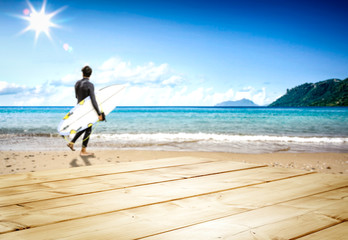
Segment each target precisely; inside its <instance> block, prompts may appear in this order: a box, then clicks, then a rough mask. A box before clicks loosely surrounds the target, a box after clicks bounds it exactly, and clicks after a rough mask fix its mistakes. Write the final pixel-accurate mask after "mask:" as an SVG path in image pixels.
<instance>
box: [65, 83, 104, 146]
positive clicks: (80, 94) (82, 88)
mask: <svg viewBox="0 0 348 240" xmlns="http://www.w3.org/2000/svg"><path fill="white" fill-rule="evenodd" d="M75 95H76V98H77V102H78V103H79V102H81V101H82V100H83V99H85V98H86V97H88V96H90V98H91V101H92V105H93V107H94V109H95V111H96V112H97V114H98V116H99V115H101V113H100V111H99V107H98V104H97V101H96V99H95V94H94V85H93V83H91V82H90V81H89V79H88V78H83V79H81V80H79V81H77V82H76V84H75ZM83 133H85V135H84V137H83V141H82V147H84V148H86V147H87V145H88V141H89V136H90V135H91V133H92V127H88V128H86V129H85V130H83V131H80V132H78V133H76V135H75V137H74V138H73V140H71V142H73V143H75V142H76V140H77V139H78V138H79V137H80V136H81V135H82V134H83Z"/></svg>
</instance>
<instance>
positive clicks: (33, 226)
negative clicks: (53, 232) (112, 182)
mask: <svg viewBox="0 0 348 240" xmlns="http://www.w3.org/2000/svg"><path fill="white" fill-rule="evenodd" d="M310 174H315V173H314V172H309V173H303V174H300V175H294V176H290V177H284V178H279V179H274V180H273V181H272V182H275V181H281V180H285V179H290V178H296V177H301V176H306V175H310ZM267 183H269V181H262V182H259V183H254V184H248V185H244V186H239V187H233V188H228V189H223V190H218V191H212V192H206V193H202V194H195V195H191V196H185V197H180V198H174V199H169V200H164V201H159V202H153V203H148V204H143V205H138V206H133V207H128V208H123V209H117V210H113V211H107V212H102V213H97V214H93V215H87V216H82V217H76V218H70V219H64V220H59V221H55V222H51V223H47V224H42V225H40V224H39V225H32V226H27V228H36V227H41V226H47V225H51V224H56V223H62V222H68V221H73V220H78V219H83V218H90V217H95V216H100V215H104V214H110V213H115V212H120V211H126V210H131V209H136V208H141V207H147V206H152V205H156V204H162V203H168V202H172V201H178V200H182V199H187V198H194V197H199V196H204V195H209V194H215V193H219V192H226V191H231V190H235V189H240V188H246V187H251V186H257V185H261V184H267ZM331 190H335V189H331ZM265 207H266V206H265ZM246 212H247V211H246ZM231 215H234V214H231ZM225 217H228V216H225ZM222 218H223V217H222ZM209 221H210V220H209ZM207 222H208V221H207ZM196 224H198V223H196ZM196 224H194V225H196ZM181 228H185V227H181ZM179 229H180V228H179ZM24 230H25V229H24ZM170 231H172V230H170ZM9 232H13V230H12V231H11V230H10V231H6V232H3V233H1V234H5V233H9ZM1 234H0V235H1ZM157 234H160V233H156V234H153V235H157ZM151 236H152V235H151Z"/></svg>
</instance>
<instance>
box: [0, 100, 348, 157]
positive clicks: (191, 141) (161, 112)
mask: <svg viewBox="0 0 348 240" xmlns="http://www.w3.org/2000/svg"><path fill="white" fill-rule="evenodd" d="M70 109H71V107H0V120H1V126H0V140H1V141H2V147H0V149H2V150H8V149H16V146H18V148H23V147H26V148H28V146H29V147H30V146H31V145H30V143H28V141H33V142H38V144H39V145H40V146H42V148H44V149H45V148H60V146H64V143H62V142H61V139H60V138H59V140H58V138H57V137H58V134H57V130H56V129H57V126H58V124H59V122H60V121H61V119H62V117H64V116H65V114H66V113H67V112H68V111H69V110H70ZM347 123H348V108H267V107H260V108H217V107H118V108H116V109H115V110H114V111H113V112H112V113H110V114H109V115H108V116H107V122H102V123H99V124H98V125H97V126H96V127H95V129H94V131H93V134H92V136H91V144H90V145H91V146H92V144H94V146H95V147H96V148H117V149H129V148H131V149H133V148H135V149H144V148H145V149H157V150H158V149H159V150H198V151H227V152H273V151H284V150H287V151H294V152H303V151H307V152H308V151H335V152H348V124H347ZM24 142H26V144H25V146H23V144H22V143H24ZM46 145H47V146H46Z"/></svg>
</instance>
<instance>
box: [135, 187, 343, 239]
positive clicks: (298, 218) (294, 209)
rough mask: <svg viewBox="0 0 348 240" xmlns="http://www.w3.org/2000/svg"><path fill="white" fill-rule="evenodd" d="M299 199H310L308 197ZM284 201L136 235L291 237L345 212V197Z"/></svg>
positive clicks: (334, 221) (323, 225)
mask: <svg viewBox="0 0 348 240" xmlns="http://www.w3.org/2000/svg"><path fill="white" fill-rule="evenodd" d="M347 189H348V188H346V189H345V190H346V193H347V192H348V191H347ZM330 194H331V195H333V196H335V195H340V194H341V192H340V191H331V192H330ZM316 197H319V195H318V196H316ZM302 200H303V201H307V202H308V203H310V202H312V201H311V200H312V198H311V197H305V198H303V199H302ZM288 203H289V204H277V205H273V206H269V207H264V208H258V209H255V210H251V211H248V212H244V213H240V214H233V215H232V216H227V217H223V218H220V219H216V220H212V221H207V222H204V223H200V224H195V225H191V226H188V227H186V228H179V229H177V230H174V231H168V232H165V233H162V234H157V235H153V236H150V237H146V238H140V239H147V240H155V239H168V240H170V239H238V240H239V239H241V240H243V239H293V238H297V237H299V236H303V235H307V234H309V233H312V232H315V231H318V230H321V229H323V228H328V227H331V226H333V225H336V224H338V223H340V222H341V221H346V220H347V219H346V218H345V219H340V220H339V219H337V217H336V216H338V215H341V216H342V213H341V211H343V212H345V213H344V215H345V216H347V215H348V214H347V211H348V209H347V206H348V205H347V204H348V200H338V199H335V200H331V201H330V200H328V201H325V199H323V203H319V204H318V205H316V204H315V203H313V204H312V206H309V204H308V205H307V206H308V208H306V207H303V206H304V205H303V204H301V202H299V201H297V200H295V201H289V202H288ZM296 204H299V206H296ZM323 208H324V209H329V210H330V216H329V215H327V214H323V212H324V211H323ZM242 227H244V229H242ZM318 239H325V238H318Z"/></svg>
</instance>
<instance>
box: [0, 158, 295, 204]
mask: <svg viewBox="0 0 348 240" xmlns="http://www.w3.org/2000/svg"><path fill="white" fill-rule="evenodd" d="M258 167H262V166H256V165H253V164H245V163H239V162H232V161H220V162H203V163H197V164H194V165H193V164H188V165H181V166H170V167H166V168H157V169H150V170H139V171H134V172H127V173H115V174H110V175H104V176H90V177H84V178H78V179H67V180H61V181H55V182H43V183H36V184H30V185H25V186H17V187H11V188H2V189H0V206H7V205H15V204H23V203H26V202H32V201H39V200H46V199H53V198H59V197H67V196H73V195H76V194H79V195H82V194H86V193H95V192H101V191H109V190H115V189H120V188H127V187H134V186H141V185H147V184H153V183H160V182H166V181H174V180H180V179H186V178H195V177H200V176H205V175H213V174H219V173H223V172H232V171H241V170H246V169H251V168H258ZM263 167H264V166H263ZM298 173H300V171H298Z"/></svg>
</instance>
